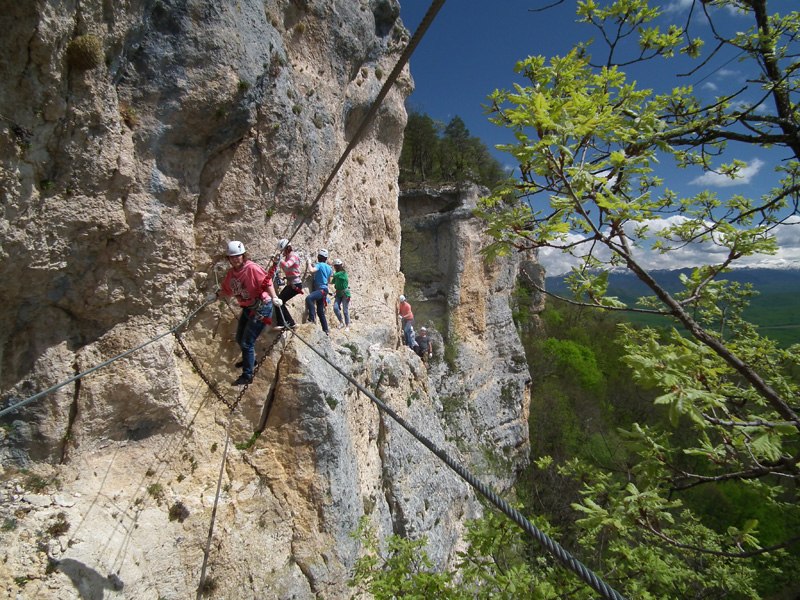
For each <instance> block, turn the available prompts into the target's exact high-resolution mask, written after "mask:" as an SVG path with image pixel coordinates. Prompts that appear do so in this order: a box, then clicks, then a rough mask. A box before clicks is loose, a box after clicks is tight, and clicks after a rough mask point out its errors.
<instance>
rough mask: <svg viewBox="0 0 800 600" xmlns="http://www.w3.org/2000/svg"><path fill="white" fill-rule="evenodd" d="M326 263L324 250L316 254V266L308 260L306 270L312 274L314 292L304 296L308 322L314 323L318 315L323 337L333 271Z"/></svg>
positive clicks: (326, 256) (326, 255)
mask: <svg viewBox="0 0 800 600" xmlns="http://www.w3.org/2000/svg"><path fill="white" fill-rule="evenodd" d="M327 261H328V251H327V250H326V249H325V248H322V249H321V250H320V251H319V252H317V264H315V265H312V264H311V259H309V261H308V268H309V270H310V271H311V272H312V273H313V274H314V290H313V291H312V292H311V293H310V294H309V295H308V296H306V306H307V307H308V320H309V321H311V322H312V323H314V322H315V321H316V313H319V323H320V325H322V331H324V332H325V335H328V319H327V317H326V316H325V305H326V304H327V303H328V281H329V280H330V278H331V274H332V273H333V269H332V268H331V266H330V265H329V264H327ZM315 307H316V310H315Z"/></svg>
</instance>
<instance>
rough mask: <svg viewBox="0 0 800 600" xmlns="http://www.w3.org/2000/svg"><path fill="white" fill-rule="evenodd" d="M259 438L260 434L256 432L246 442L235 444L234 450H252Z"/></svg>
mask: <svg viewBox="0 0 800 600" xmlns="http://www.w3.org/2000/svg"><path fill="white" fill-rule="evenodd" d="M260 436H261V432H260V431H256V432H255V433H254V434H253V435H251V436H250V439H248V440H247V441H245V442H240V443H238V444H236V449H237V450H247V449H249V448H252V447H253V444H255V443H256V440H257V439H258V438H259V437H260Z"/></svg>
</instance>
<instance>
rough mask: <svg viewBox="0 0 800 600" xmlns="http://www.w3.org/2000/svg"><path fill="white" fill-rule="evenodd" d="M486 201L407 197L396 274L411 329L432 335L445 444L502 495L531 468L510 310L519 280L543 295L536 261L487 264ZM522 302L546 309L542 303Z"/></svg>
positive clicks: (522, 372) (441, 194)
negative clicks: (481, 215)
mask: <svg viewBox="0 0 800 600" xmlns="http://www.w3.org/2000/svg"><path fill="white" fill-rule="evenodd" d="M486 194H488V190H486V189H483V188H480V187H477V186H474V185H467V186H465V187H458V186H440V187H436V188H420V189H408V190H405V191H404V193H403V194H402V196H401V198H400V214H401V222H402V253H401V265H402V270H403V273H404V274H405V277H406V296H407V297H408V298H409V300H410V301H411V303H412V307H414V309H415V312H414V317H415V322H416V323H415V324H416V329H419V328H420V327H427V328H428V329H429V330H430V331H431V332H432V333H431V334H430V335H431V337H432V339H433V340H434V349H435V351H436V359H435V360H433V361H432V363H431V364H430V366H429V380H430V382H431V388H432V390H433V392H432V393H433V396H434V399H435V401H436V402H437V403H439V404H441V406H442V410H443V415H444V416H445V417H446V418H445V426H446V435H447V437H448V438H449V439H451V440H453V441H454V443H455V444H456V445H457V446H458V447H459V448H460V449H461V451H462V452H464V454H465V455H466V456H467V457H468V459H469V462H470V463H471V464H473V465H474V466H475V469H476V470H477V471H478V472H480V473H482V474H483V476H484V478H485V480H486V481H489V482H491V483H492V484H493V485H495V486H496V487H497V488H498V489H505V488H507V487H509V486H510V485H511V484H512V483H513V482H514V480H515V477H516V474H517V471H518V470H519V469H521V468H523V467H524V466H525V465H526V464H527V457H528V451H529V447H528V432H527V428H528V425H527V423H528V410H529V407H530V389H529V386H530V383H531V380H530V373H529V372H528V366H527V361H526V358H525V351H524V349H523V347H522V344H521V342H520V339H519V336H518V335H517V332H516V329H515V325H514V322H513V319H512V312H511V302H510V300H511V298H512V294H513V293H514V289H515V287H516V286H517V282H518V280H520V279H522V281H521V283H523V284H524V283H526V282H527V281H528V280H531V278H532V281H534V282H535V283H536V284H537V285H539V286H540V287H543V285H544V273H543V271H541V269H540V268H539V267H538V263H537V262H536V260H535V256H533V255H523V254H517V255H514V256H512V257H509V258H505V259H502V260H495V261H493V262H492V261H488V260H486V259H485V258H484V256H483V255H482V253H481V251H482V249H483V248H485V247H486V246H487V245H488V244H489V243H490V241H491V240H490V239H489V237H488V236H487V235H485V234H484V233H483V231H482V227H481V222H480V221H479V220H478V219H477V218H475V217H474V215H473V210H474V209H475V207H476V204H477V201H478V199H479V198H480V197H481V196H482V195H486ZM523 274H524V278H523V277H521V275H523ZM518 301H519V300H518ZM524 301H525V302H526V304H528V305H529V308H530V309H531V312H532V313H534V314H538V312H541V310H542V309H543V306H542V305H541V304H540V302H539V298H531V299H528V298H527V297H526V299H525V300H524ZM487 357H491V360H487Z"/></svg>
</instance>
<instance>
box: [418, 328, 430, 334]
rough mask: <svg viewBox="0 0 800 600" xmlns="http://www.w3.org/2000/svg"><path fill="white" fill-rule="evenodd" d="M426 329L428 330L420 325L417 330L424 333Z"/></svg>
mask: <svg viewBox="0 0 800 600" xmlns="http://www.w3.org/2000/svg"><path fill="white" fill-rule="evenodd" d="M426 331H428V330H427V328H425V327H420V328H419V332H420V333H425V332H426Z"/></svg>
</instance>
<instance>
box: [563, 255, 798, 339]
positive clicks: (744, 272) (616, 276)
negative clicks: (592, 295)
mask: <svg viewBox="0 0 800 600" xmlns="http://www.w3.org/2000/svg"><path fill="white" fill-rule="evenodd" d="M690 272H691V271H690V269H680V270H674V271H654V272H653V276H654V277H655V279H656V280H657V281H658V282H659V284H661V285H662V286H663V287H664V288H665V289H666V290H668V291H670V292H671V293H674V292H676V291H678V290H680V289H681V282H680V277H681V276H688V275H689V274H690ZM723 279H726V280H728V281H732V282H736V283H739V284H741V285H742V286H748V289H750V290H751V293H752V296H750V304H749V306H747V307H746V308H745V309H744V311H743V317H744V318H745V320H747V321H749V322H750V323H752V324H754V325H756V326H757V327H758V331H759V332H760V333H761V334H762V335H765V336H767V337H769V338H772V339H774V340H775V341H777V342H778V343H779V344H780V345H781V346H783V347H785V348H788V347H789V346H790V345H792V344H798V343H800V309H798V301H797V299H798V298H800V271H798V270H796V269H737V270H735V271H731V272H730V273H726V274H725V275H724V276H723ZM547 290H548V291H549V292H551V293H553V294H556V295H559V296H568V295H569V294H570V292H569V288H568V285H567V283H566V281H565V280H564V277H548V278H547ZM608 294H609V296H613V297H616V298H618V299H619V300H620V301H621V302H624V303H625V304H626V305H629V306H635V305H636V302H637V300H638V299H639V298H642V297H645V296H650V295H652V293H651V291H650V290H649V289H648V288H647V287H646V286H645V285H644V284H643V283H642V282H641V281H640V280H639V279H638V278H637V277H635V276H633V275H631V274H629V273H611V274H610V275H609V279H608ZM624 319H625V320H628V321H630V322H632V323H641V324H647V325H653V326H656V327H660V326H666V325H672V324H674V322H673V321H671V320H665V319H664V318H663V317H658V316H652V315H647V314H642V313H635V312H629V313H626V314H625V317H624Z"/></svg>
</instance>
